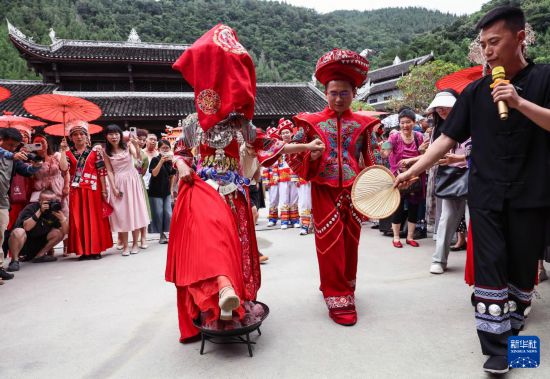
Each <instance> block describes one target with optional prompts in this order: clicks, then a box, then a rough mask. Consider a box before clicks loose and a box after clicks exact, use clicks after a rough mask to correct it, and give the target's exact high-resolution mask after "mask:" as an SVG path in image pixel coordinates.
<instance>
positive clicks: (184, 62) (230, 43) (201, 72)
mask: <svg viewBox="0 0 550 379" xmlns="http://www.w3.org/2000/svg"><path fill="white" fill-rule="evenodd" d="M172 68H173V69H175V70H178V71H180V72H181V74H182V75H183V77H184V78H185V80H187V82H188V83H189V84H190V85H191V86H192V87H193V89H194V90H195V107H196V109H197V113H198V116H199V123H200V125H201V127H202V129H203V130H208V129H210V128H211V127H212V126H214V125H216V124H217V123H219V122H220V121H222V120H225V119H226V118H227V117H228V116H229V114H230V113H241V114H243V115H244V117H245V118H246V119H248V120H252V116H253V115H254V99H255V97H256V72H255V71H254V63H253V62H252V58H251V57H250V55H249V54H248V52H247V51H246V49H245V48H244V47H243V45H241V44H240V43H239V41H238V39H237V34H236V33H235V31H234V30H233V29H231V28H230V27H229V26H226V25H223V24H218V25H216V26H215V27H213V28H212V29H210V30H209V31H208V32H207V33H205V34H204V35H203V36H202V37H200V38H199V39H198V40H197V41H195V43H193V44H192V45H191V46H190V47H188V48H187V49H185V51H184V52H183V54H182V55H181V56H180V57H179V58H178V60H177V61H176V63H174V65H173V66H172Z"/></svg>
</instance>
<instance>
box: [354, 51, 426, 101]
mask: <svg viewBox="0 0 550 379" xmlns="http://www.w3.org/2000/svg"><path fill="white" fill-rule="evenodd" d="M433 60H434V54H433V52H432V53H430V54H427V55H423V56H421V57H416V58H413V59H409V60H406V61H401V59H399V57H395V59H394V61H393V64H392V65H390V66H385V67H381V68H379V69H376V70H372V71H370V72H369V76H368V78H367V83H365V85H364V86H363V87H361V88H360V89H359V90H358V91H357V99H358V100H361V101H364V102H366V103H367V104H369V105H371V106H373V107H374V109H376V110H377V111H386V110H387V106H388V104H389V102H390V101H391V100H392V99H400V98H402V97H403V93H402V92H401V90H400V89H399V88H397V82H398V81H399V79H401V78H402V77H403V76H405V75H407V74H409V72H411V69H413V68H414V67H416V66H421V65H423V64H425V63H428V62H431V61H433Z"/></svg>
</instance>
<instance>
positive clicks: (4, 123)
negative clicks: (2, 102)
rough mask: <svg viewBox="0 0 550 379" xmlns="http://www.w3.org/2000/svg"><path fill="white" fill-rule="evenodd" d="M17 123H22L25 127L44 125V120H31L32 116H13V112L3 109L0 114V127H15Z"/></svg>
mask: <svg viewBox="0 0 550 379" xmlns="http://www.w3.org/2000/svg"><path fill="white" fill-rule="evenodd" d="M18 125H24V126H26V127H27V128H31V127H35V126H42V125H46V123H45V122H42V121H38V120H33V119H32V118H27V117H21V116H14V115H13V113H11V112H7V111H4V114H3V115H2V116H0V128H15V127H17V126H18Z"/></svg>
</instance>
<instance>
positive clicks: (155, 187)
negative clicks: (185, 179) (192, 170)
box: [147, 139, 177, 244]
mask: <svg viewBox="0 0 550 379" xmlns="http://www.w3.org/2000/svg"><path fill="white" fill-rule="evenodd" d="M158 150H159V152H160V154H159V155H158V156H156V157H154V158H153V159H152V160H151V164H150V165H149V172H150V173H151V180H150V182H149V189H148V190H147V191H148V193H149V200H150V201H151V213H152V216H153V217H152V218H153V220H152V221H151V231H152V232H153V233H160V238H159V243H160V244H165V243H168V239H167V238H166V234H165V233H168V232H169V231H170V220H171V219H172V201H171V194H170V192H171V191H170V189H171V188H172V182H173V179H174V175H175V174H176V172H177V171H176V169H174V167H173V165H172V160H173V157H174V154H173V153H172V149H171V146H170V142H169V141H167V140H165V139H162V140H160V141H159V142H158Z"/></svg>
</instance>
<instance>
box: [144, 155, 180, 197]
mask: <svg viewBox="0 0 550 379" xmlns="http://www.w3.org/2000/svg"><path fill="white" fill-rule="evenodd" d="M159 161H160V156H157V157H154V158H153V159H151V164H150V165H149V172H151V173H152V172H153V170H154V169H155V167H157V164H158V163H159ZM175 174H176V170H175V169H174V168H173V167H172V162H164V164H163V165H162V167H161V168H160V171H159V173H158V175H157V176H153V175H152V174H151V180H150V181H149V189H148V190H147V193H148V194H149V196H151V197H162V198H165V197H166V196H168V195H170V177H171V176H172V175H175Z"/></svg>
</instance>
